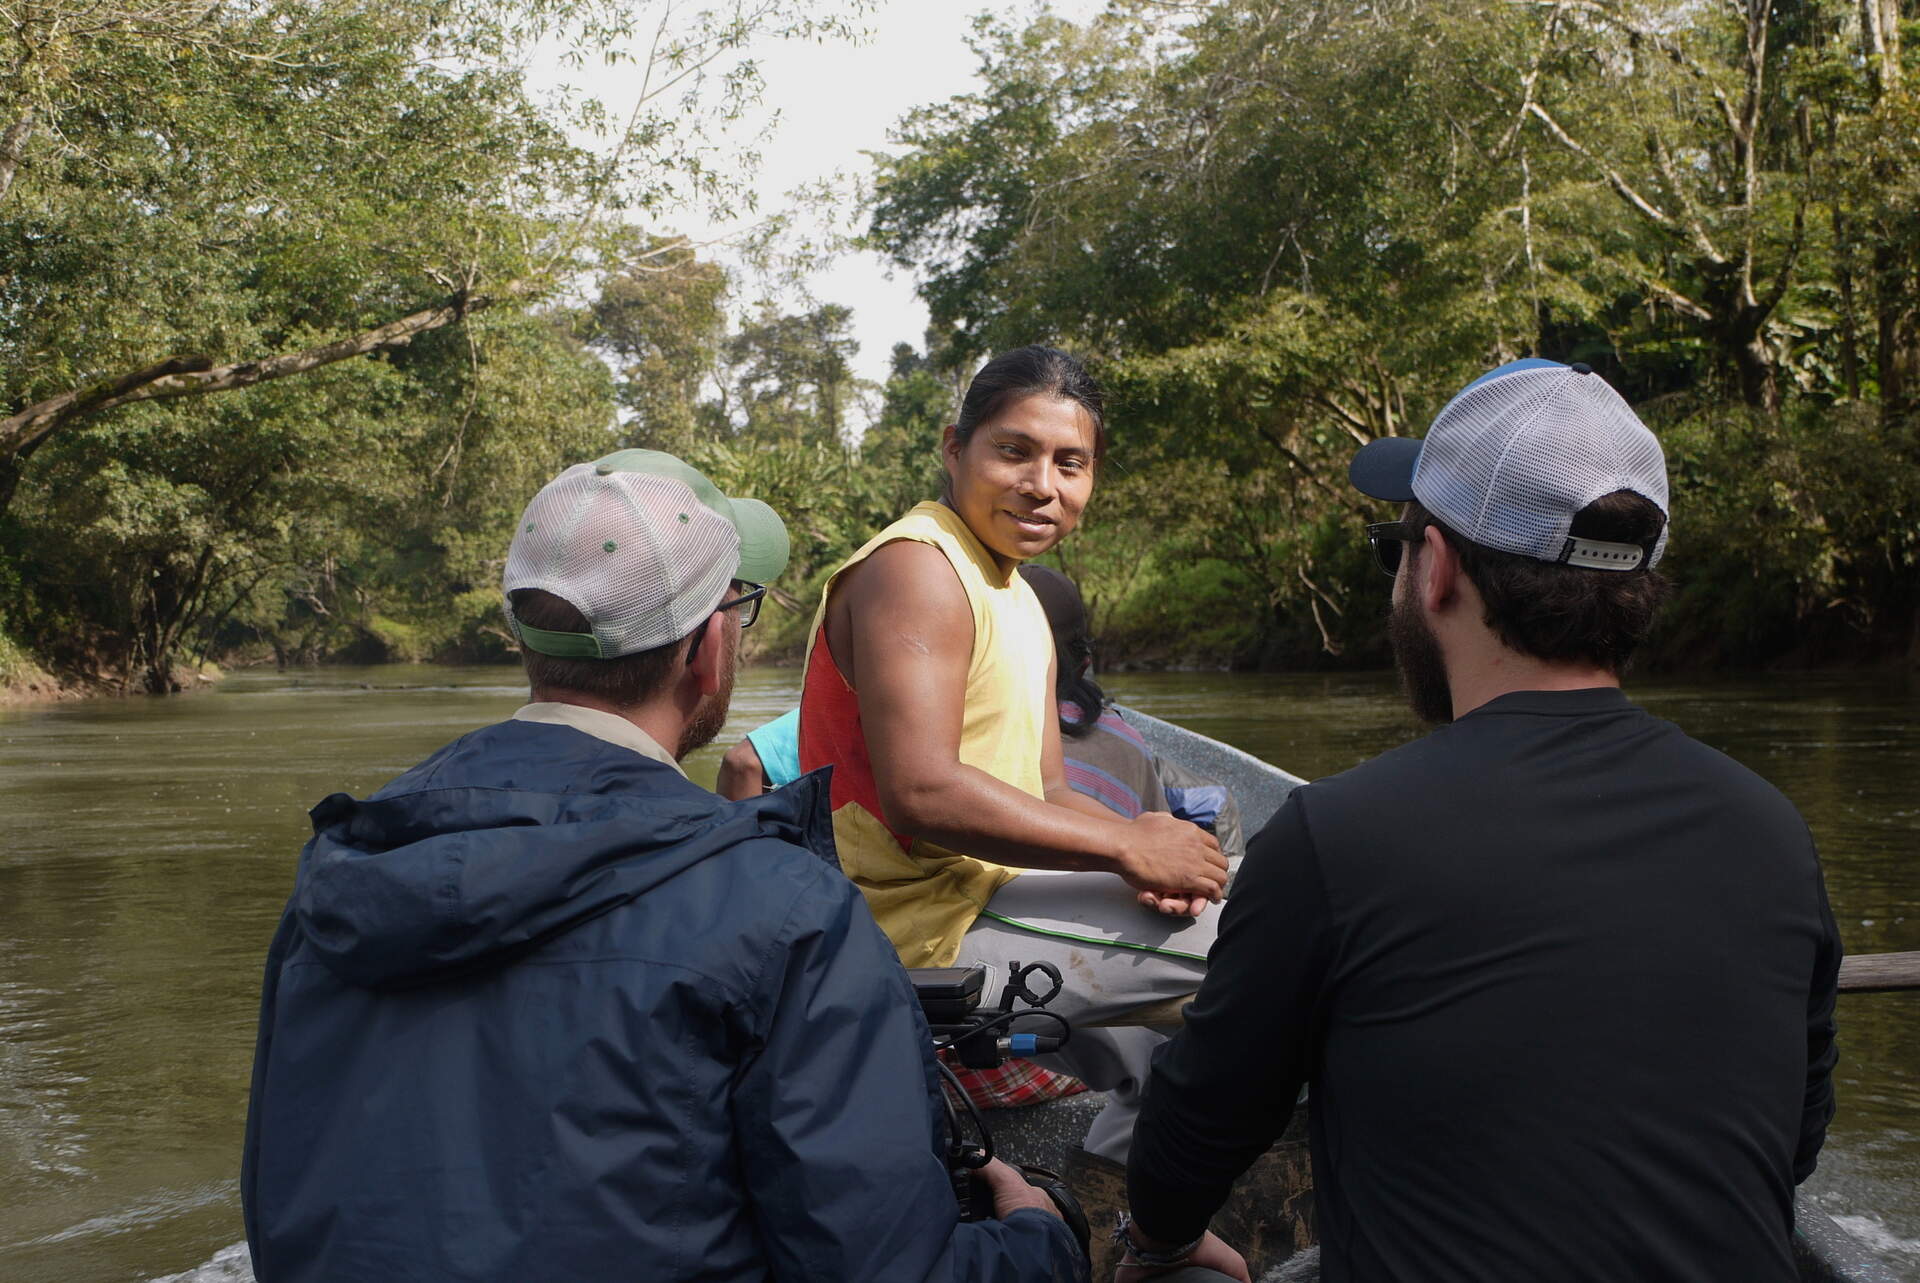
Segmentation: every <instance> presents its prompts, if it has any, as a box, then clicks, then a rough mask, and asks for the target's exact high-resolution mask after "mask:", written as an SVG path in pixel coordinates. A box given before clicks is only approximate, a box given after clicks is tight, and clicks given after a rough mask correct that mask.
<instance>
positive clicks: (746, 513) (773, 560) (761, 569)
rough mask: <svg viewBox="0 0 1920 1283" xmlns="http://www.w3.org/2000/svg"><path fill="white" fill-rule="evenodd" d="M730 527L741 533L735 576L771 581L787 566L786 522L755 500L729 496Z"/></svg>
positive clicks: (768, 582)
mask: <svg viewBox="0 0 1920 1283" xmlns="http://www.w3.org/2000/svg"><path fill="white" fill-rule="evenodd" d="M728 502H729V503H730V504H732V506H733V528H734V529H735V530H738V531H739V532H740V571H739V573H738V574H737V575H736V576H735V578H737V579H744V580H746V581H747V582H748V583H753V584H770V583H772V582H773V581H774V580H776V579H778V578H779V577H780V572H781V571H783V570H785V569H786V568H787V557H788V555H789V553H790V552H791V545H790V543H789V541H788V539H787V523H786V522H784V521H782V520H780V514H779V513H777V512H775V511H774V510H773V509H772V508H769V507H768V506H767V505H766V504H764V503H761V502H760V501H759V500H758V499H730V500H728Z"/></svg>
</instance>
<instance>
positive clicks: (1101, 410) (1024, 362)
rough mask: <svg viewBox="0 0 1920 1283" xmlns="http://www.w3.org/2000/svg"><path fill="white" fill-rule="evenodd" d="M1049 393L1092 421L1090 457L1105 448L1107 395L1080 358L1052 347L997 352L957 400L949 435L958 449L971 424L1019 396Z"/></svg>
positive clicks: (970, 433) (968, 437) (969, 435)
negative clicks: (958, 403)
mask: <svg viewBox="0 0 1920 1283" xmlns="http://www.w3.org/2000/svg"><path fill="white" fill-rule="evenodd" d="M1029 396H1050V397H1056V398H1058V399H1059V400H1062V401H1072V402H1073V403H1074V404H1076V405H1078V406H1079V407H1080V408H1081V409H1082V410H1085V411H1086V412H1087V417H1088V418H1090V419H1092V420H1093V457H1094V458H1096V459H1098V458H1100V457H1101V456H1102V455H1104V454H1106V452H1107V408H1106V397H1105V395H1104V394H1103V393H1102V392H1101V391H1100V385H1099V384H1098V383H1096V382H1095V381H1094V378H1093V376H1092V375H1091V374H1088V373H1087V367H1086V366H1084V365H1082V364H1080V361H1079V358H1077V357H1075V356H1073V355H1072V354H1070V353H1067V352H1062V351H1061V350H1060V349H1059V348H1057V347H1040V346H1039V345H1037V344H1036V345H1033V346H1029V347H1017V348H1014V349H1013V350H1012V351H1010V352H1002V353H1001V354H1000V355H999V356H996V357H994V358H993V359H992V360H991V361H988V362H987V363H986V364H985V365H983V366H981V367H980V372H979V373H978V374H976V375H974V376H973V382H971V383H969V384H967V394H966V396H964V397H962V398H961V399H960V417H959V418H958V419H956V420H955V421H954V425H953V436H954V440H956V441H958V442H959V443H960V444H961V445H962V446H963V447H964V446H965V445H966V444H967V442H968V441H969V440H971V439H972V437H973V432H974V429H975V428H978V427H979V426H980V425H981V424H982V423H985V422H986V421H988V420H989V419H991V418H993V416H995V415H996V414H999V413H1000V412H1001V411H1002V410H1004V409H1006V408H1007V406H1009V405H1011V404H1012V403H1013V402H1015V401H1018V400H1020V399H1021V398H1022V397H1029Z"/></svg>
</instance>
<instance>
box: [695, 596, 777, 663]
mask: <svg viewBox="0 0 1920 1283" xmlns="http://www.w3.org/2000/svg"><path fill="white" fill-rule="evenodd" d="M741 582H742V583H745V582H746V581H745V580H742V581H741ZM746 586H747V589H748V591H746V592H743V593H741V594H740V595H739V596H738V597H734V598H731V599H729V600H727V601H723V602H721V603H720V604H719V605H718V606H715V607H714V608H713V613H714V614H716V615H719V614H724V613H726V612H727V611H729V610H732V609H733V608H734V607H735V606H745V607H746V609H745V610H744V611H742V612H740V626H741V627H742V628H751V627H753V621H754V620H756V619H758V618H760V603H761V602H762V601H764V600H766V596H767V586H766V585H765V584H747V585H746ZM706 635H707V630H706V627H705V626H704V625H703V626H701V627H700V628H697V629H695V630H694V634H693V640H692V641H690V642H688V643H687V662H688V663H689V664H691V663H692V662H693V657H694V656H695V655H698V654H699V653H700V639H701V638H702V637H705V636H706Z"/></svg>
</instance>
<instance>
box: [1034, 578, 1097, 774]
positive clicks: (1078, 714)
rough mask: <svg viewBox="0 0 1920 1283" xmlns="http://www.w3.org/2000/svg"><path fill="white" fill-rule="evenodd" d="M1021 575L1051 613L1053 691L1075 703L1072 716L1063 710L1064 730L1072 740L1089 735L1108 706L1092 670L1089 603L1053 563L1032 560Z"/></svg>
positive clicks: (1058, 698) (1057, 697)
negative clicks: (1040, 562) (1035, 562)
mask: <svg viewBox="0 0 1920 1283" xmlns="http://www.w3.org/2000/svg"><path fill="white" fill-rule="evenodd" d="M1020 576H1021V578H1023V579H1025V580H1026V581H1027V586H1028V587H1029V588H1031V589H1033V595H1034V596H1036V597H1038V598H1039V599H1040V608H1041V609H1042V610H1044V611H1046V612H1047V625H1048V627H1050V628H1051V629H1052V630H1053V657H1054V678H1053V694H1054V699H1055V701H1056V702H1058V703H1063V704H1072V705H1074V706H1075V715H1074V716H1072V717H1069V716H1068V715H1067V712H1066V710H1065V709H1062V710H1060V714H1059V716H1060V733H1061V734H1062V735H1065V736H1067V737H1068V738H1069V739H1078V738H1080V737H1081V736H1082V735H1086V734H1089V733H1090V732H1091V731H1092V730H1093V728H1094V724H1095V723H1097V722H1098V721H1099V720H1100V714H1101V712H1102V711H1103V710H1104V709H1105V708H1106V706H1107V695H1106V692H1105V691H1103V690H1101V689H1100V687H1099V685H1098V684H1097V683H1095V682H1094V680H1093V678H1092V677H1090V676H1088V670H1089V669H1091V668H1092V666H1093V637H1092V634H1091V633H1090V632H1089V631H1088V627H1087V605H1086V603H1085V602H1084V601H1082V600H1080V589H1079V588H1077V587H1075V586H1074V582H1073V580H1071V579H1069V578H1067V577H1066V576H1065V575H1063V574H1061V573H1060V572H1059V571H1057V570H1055V569H1053V568H1052V567H1050V566H1036V565H1034V564H1032V563H1031V562H1029V563H1028V564H1026V565H1024V566H1022V567H1020Z"/></svg>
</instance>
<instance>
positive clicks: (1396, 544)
mask: <svg viewBox="0 0 1920 1283" xmlns="http://www.w3.org/2000/svg"><path fill="white" fill-rule="evenodd" d="M1413 539H1414V534H1413V527H1411V526H1409V525H1408V524H1407V523H1406V522H1404V521H1376V522H1374V523H1373V524H1372V525H1370V526H1368V527H1367V542H1368V543H1370V544H1372V545H1373V564H1374V565H1376V566H1378V567H1380V571H1381V573H1382V574H1384V575H1386V577H1387V578H1389V579H1392V578H1393V577H1394V576H1395V575H1398V574H1399V573H1400V554H1401V553H1402V552H1403V551H1404V550H1405V548H1406V546H1407V545H1408V544H1410V543H1412V542H1413Z"/></svg>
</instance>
